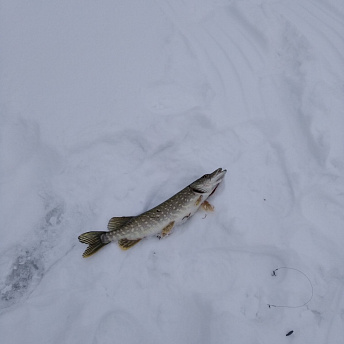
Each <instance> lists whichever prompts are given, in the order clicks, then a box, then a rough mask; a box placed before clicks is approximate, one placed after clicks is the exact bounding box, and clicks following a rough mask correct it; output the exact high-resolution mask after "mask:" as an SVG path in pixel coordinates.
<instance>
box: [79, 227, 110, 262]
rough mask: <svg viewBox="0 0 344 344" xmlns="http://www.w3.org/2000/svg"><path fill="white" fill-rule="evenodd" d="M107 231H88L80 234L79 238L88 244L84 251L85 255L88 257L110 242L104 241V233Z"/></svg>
mask: <svg viewBox="0 0 344 344" xmlns="http://www.w3.org/2000/svg"><path fill="white" fill-rule="evenodd" d="M104 233H107V232H100V231H99V232H87V233H83V234H81V235H79V237H78V239H79V241H80V242H82V243H83V244H88V247H87V248H86V250H85V252H84V253H83V255H82V256H83V257H84V258H87V257H89V256H92V254H94V253H96V252H97V251H99V250H100V249H101V248H102V247H104V246H105V245H107V244H108V242H105V243H104V242H103V241H102V235H103V234H104Z"/></svg>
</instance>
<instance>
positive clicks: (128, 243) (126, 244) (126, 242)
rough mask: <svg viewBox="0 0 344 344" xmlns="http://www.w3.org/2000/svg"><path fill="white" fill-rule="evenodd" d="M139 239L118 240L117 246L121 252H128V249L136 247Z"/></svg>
mask: <svg viewBox="0 0 344 344" xmlns="http://www.w3.org/2000/svg"><path fill="white" fill-rule="evenodd" d="M140 240H141V239H135V240H129V239H120V240H118V245H119V247H120V248H121V249H122V250H128V249H129V248H130V247H133V246H134V245H136V244H137V243H138V242H139V241H140Z"/></svg>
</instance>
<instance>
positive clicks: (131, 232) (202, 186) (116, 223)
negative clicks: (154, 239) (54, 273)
mask: <svg viewBox="0 0 344 344" xmlns="http://www.w3.org/2000/svg"><path fill="white" fill-rule="evenodd" d="M226 172H227V171H226V170H222V168H219V169H217V170H215V171H214V172H213V173H210V174H205V175H204V176H203V177H201V178H199V179H197V180H196V181H194V182H193V183H192V184H190V185H188V186H187V187H186V188H184V189H183V190H181V191H180V192H178V193H177V194H175V195H174V196H172V197H171V198H169V199H168V200H167V201H165V202H163V203H161V204H159V205H158V206H156V207H155V208H153V209H151V210H148V211H146V212H144V213H142V214H141V215H137V216H129V217H127V216H123V217H113V218H112V219H111V220H110V221H109V224H108V232H105V231H100V232H99V231H98V232H87V233H83V234H81V235H80V236H79V241H80V242H82V243H84V244H88V245H89V246H88V247H87V249H86V250H85V252H84V254H83V255H82V256H83V257H84V258H86V257H89V256H91V255H92V254H94V253H95V252H97V251H98V250H99V249H101V248H102V247H103V246H105V245H107V244H108V243H109V242H111V241H118V244H119V246H120V247H121V248H122V249H124V250H126V249H128V248H130V247H132V246H134V245H135V244H137V243H138V242H139V241H140V240H141V239H143V238H144V237H146V236H148V235H154V234H155V235H157V234H158V235H161V236H165V235H167V234H168V233H169V232H170V231H171V230H172V228H173V227H174V226H176V225H179V224H181V223H184V222H185V221H186V220H187V219H188V218H190V217H191V216H192V215H193V214H195V212H196V211H197V210H198V208H199V207H200V206H201V205H202V206H203V208H205V210H213V207H212V206H211V205H210V204H209V203H208V202H207V201H206V199H207V198H208V197H209V196H210V195H211V194H212V193H213V192H214V191H215V190H216V188H217V187H218V185H219V184H220V183H221V181H222V180H223V177H224V176H225V174H226Z"/></svg>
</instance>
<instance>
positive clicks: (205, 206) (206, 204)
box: [201, 201, 214, 211]
mask: <svg viewBox="0 0 344 344" xmlns="http://www.w3.org/2000/svg"><path fill="white" fill-rule="evenodd" d="M201 207H202V208H203V209H204V210H205V211H214V206H213V205H211V204H210V203H209V202H208V201H204V202H203V203H202V205H201Z"/></svg>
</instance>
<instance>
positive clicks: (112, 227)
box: [107, 216, 134, 231]
mask: <svg viewBox="0 0 344 344" xmlns="http://www.w3.org/2000/svg"><path fill="white" fill-rule="evenodd" d="M133 217H134V216H121V217H113V218H111V219H110V221H109V223H108V226H107V228H108V231H116V230H118V229H120V228H121V227H122V226H124V225H125V224H126V223H127V222H129V221H130V220H131V219H132V218H133Z"/></svg>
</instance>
